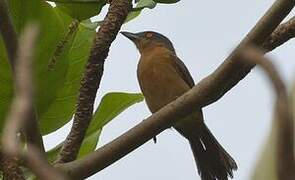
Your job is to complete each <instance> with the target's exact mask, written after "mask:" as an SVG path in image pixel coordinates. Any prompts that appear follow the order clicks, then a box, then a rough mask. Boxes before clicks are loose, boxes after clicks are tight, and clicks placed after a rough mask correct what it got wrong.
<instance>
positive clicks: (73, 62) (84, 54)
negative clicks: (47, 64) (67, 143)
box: [39, 21, 95, 134]
mask: <svg viewBox="0 0 295 180" xmlns="http://www.w3.org/2000/svg"><path fill="white" fill-rule="evenodd" d="M85 26H91V22H90V21H87V22H83V23H81V24H80V25H79V27H78V31H77V33H76V34H75V38H74V41H73V43H72V46H71V48H70V50H69V53H68V55H67V57H66V59H67V61H69V68H68V71H67V74H66V75H65V79H66V80H65V83H64V86H63V87H62V88H60V90H59V91H58V92H57V94H56V98H55V99H54V101H53V102H52V103H51V104H50V106H49V107H48V109H47V111H46V112H44V113H43V114H42V115H41V116H40V117H39V118H40V122H41V124H40V130H41V132H42V134H48V133H50V132H52V131H55V130H57V129H58V128H60V127H62V126H63V125H64V124H66V123H67V122H69V121H70V120H71V118H72V115H73V113H74V110H75V104H76V100H77V96H78V92H79V88H80V80H81V78H82V74H83V71H84V66H85V63H86V61H87V59H88V57H89V53H90V47H91V45H92V41H93V38H94V36H95V29H90V28H88V27H85Z"/></svg>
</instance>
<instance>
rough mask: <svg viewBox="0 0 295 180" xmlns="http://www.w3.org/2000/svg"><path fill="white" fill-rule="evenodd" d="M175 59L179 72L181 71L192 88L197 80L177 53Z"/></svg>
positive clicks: (181, 74)
mask: <svg viewBox="0 0 295 180" xmlns="http://www.w3.org/2000/svg"><path fill="white" fill-rule="evenodd" d="M173 59H174V62H175V67H176V69H177V72H178V73H179V75H180V76H181V78H182V79H183V80H184V81H185V82H186V83H187V84H188V85H189V86H190V87H191V88H192V87H193V86H194V85H195V82H194V79H193V78H192V76H191V74H190V73H189V71H188V69H187V67H186V66H185V64H184V63H183V62H182V61H181V60H180V59H179V58H178V57H177V56H176V55H173Z"/></svg>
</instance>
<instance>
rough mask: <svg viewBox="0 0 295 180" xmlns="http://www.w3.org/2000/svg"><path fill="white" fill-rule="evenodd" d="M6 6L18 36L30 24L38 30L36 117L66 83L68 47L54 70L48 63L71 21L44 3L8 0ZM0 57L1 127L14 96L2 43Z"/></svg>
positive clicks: (1, 43) (35, 76) (32, 0)
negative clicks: (50, 68)
mask: <svg viewBox="0 0 295 180" xmlns="http://www.w3.org/2000/svg"><path fill="white" fill-rule="evenodd" d="M8 5H9V10H10V12H11V15H12V20H13V23H14V25H15V28H16V31H17V33H18V34H20V33H21V32H22V30H23V29H24V27H25V25H26V24H28V23H29V22H34V23H37V24H38V26H39V29H40V36H39V38H38V42H37V43H36V45H37V46H36V49H35V56H34V57H35V58H34V85H35V97H36V98H35V105H36V109H37V113H38V116H39V115H41V114H42V113H44V112H45V111H46V110H47V108H48V105H49V104H50V103H51V102H52V101H53V100H54V99H55V96H56V93H57V92H58V91H59V89H60V88H61V87H62V86H63V84H64V81H65V75H66V73H67V68H68V61H67V60H66V59H64V58H63V57H64V55H65V54H66V52H67V51H68V48H65V49H64V51H63V53H61V54H60V56H59V57H58V58H57V60H58V61H57V63H56V66H55V68H54V70H51V71H50V70H48V63H49V62H50V60H51V58H52V56H53V54H54V51H55V49H56V45H57V44H58V42H59V40H60V39H61V38H62V37H63V35H64V33H65V32H66V30H67V26H68V24H69V23H70V20H71V19H70V17H69V16H67V15H65V14H62V13H58V12H57V11H55V10H54V9H53V8H52V7H51V6H50V5H49V4H48V3H46V2H45V1H43V0H30V1H28V0H10V1H8ZM0 58H1V59H0V83H1V88H0V89H1V90H0V126H2V125H3V120H4V119H5V115H6V112H7V109H8V108H9V104H10V101H11V98H12V95H13V86H12V75H11V70H10V66H9V64H8V60H7V56H6V52H5V48H4V45H3V42H2V40H1V41H0Z"/></svg>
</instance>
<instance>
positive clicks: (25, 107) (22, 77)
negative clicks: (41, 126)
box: [2, 26, 38, 155]
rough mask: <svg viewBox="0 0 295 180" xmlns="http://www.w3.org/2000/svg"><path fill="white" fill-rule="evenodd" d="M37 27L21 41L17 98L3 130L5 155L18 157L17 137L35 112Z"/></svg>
mask: <svg viewBox="0 0 295 180" xmlns="http://www.w3.org/2000/svg"><path fill="white" fill-rule="evenodd" d="M37 31H38V30H37V27H36V26H28V27H27V29H26V30H25V32H24V35H23V37H22V38H21V40H20V45H19V47H20V48H19V52H18V57H17V61H16V62H17V64H16V67H15V97H14V99H13V101H12V105H11V109H10V113H9V114H8V116H7V120H6V124H5V127H4V129H3V137H2V142H3V144H4V145H5V146H4V147H3V150H4V151H5V153H8V154H11V155H16V154H17V149H19V146H18V142H17V139H16V135H17V134H18V133H19V132H20V130H21V128H22V127H23V125H24V124H25V123H30V122H27V121H28V120H29V118H30V113H31V112H32V111H33V84H32V75H31V74H32V61H31V60H32V57H33V50H34V45H35V40H36V37H37Z"/></svg>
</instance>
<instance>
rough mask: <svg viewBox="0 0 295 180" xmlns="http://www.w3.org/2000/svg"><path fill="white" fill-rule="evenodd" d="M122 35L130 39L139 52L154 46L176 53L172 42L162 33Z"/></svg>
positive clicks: (149, 32)
mask: <svg viewBox="0 0 295 180" xmlns="http://www.w3.org/2000/svg"><path fill="white" fill-rule="evenodd" d="M121 34H123V35H124V36H125V37H127V38H128V39H130V40H131V41H132V42H133V43H134V44H135V45H136V47H137V48H138V50H139V51H142V50H144V49H146V48H149V47H153V46H164V47H165V48H167V49H169V50H170V51H172V52H174V53H175V50H174V47H173V44H172V42H171V41H170V40H169V39H168V38H167V37H165V36H164V35H162V34H160V33H157V32H154V31H144V32H139V33H130V32H126V31H122V32H121Z"/></svg>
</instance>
